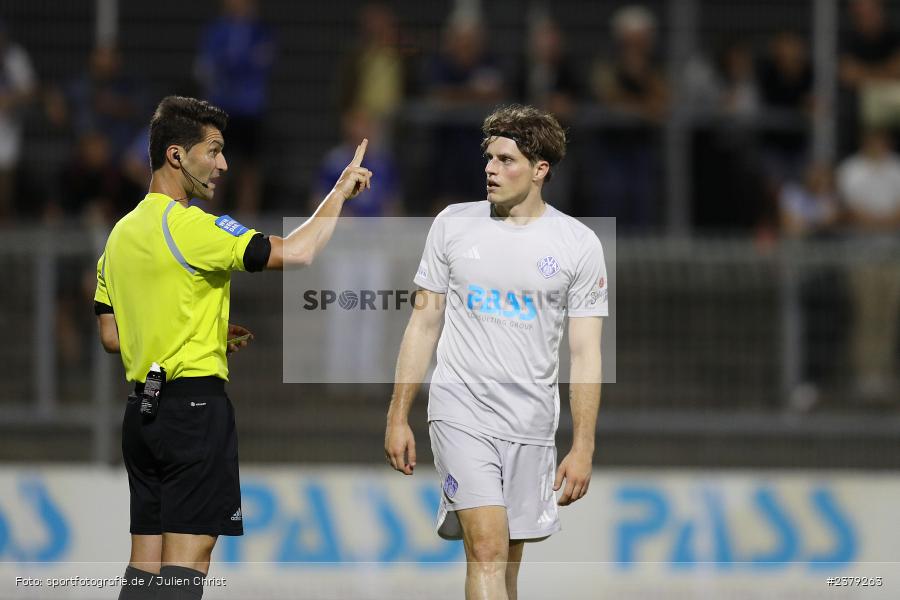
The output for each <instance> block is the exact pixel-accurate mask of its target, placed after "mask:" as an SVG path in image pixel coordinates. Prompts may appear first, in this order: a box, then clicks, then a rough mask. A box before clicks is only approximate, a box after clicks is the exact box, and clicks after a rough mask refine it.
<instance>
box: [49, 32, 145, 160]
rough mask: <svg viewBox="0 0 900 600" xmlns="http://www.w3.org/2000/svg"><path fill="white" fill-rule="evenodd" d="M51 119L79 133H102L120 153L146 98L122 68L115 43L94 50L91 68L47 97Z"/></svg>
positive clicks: (141, 114)
mask: <svg viewBox="0 0 900 600" xmlns="http://www.w3.org/2000/svg"><path fill="white" fill-rule="evenodd" d="M47 109H48V116H49V117H50V120H51V121H52V122H54V123H56V124H57V125H58V126H63V125H68V126H71V127H72V130H73V131H74V133H75V135H76V136H82V135H85V134H88V133H95V132H96V133H100V134H102V135H104V136H106V138H107V140H108V141H109V143H110V144H111V145H112V148H111V152H112V153H113V155H115V156H119V155H120V154H121V152H123V151H124V150H125V148H126V147H127V146H128V144H129V143H131V140H132V139H134V136H135V134H136V133H137V131H138V129H139V128H140V126H141V121H142V120H143V119H144V117H145V113H146V110H145V102H144V96H143V92H142V89H141V86H140V85H139V84H138V82H137V81H135V80H134V79H133V78H132V77H131V76H129V75H128V74H126V73H125V71H124V69H123V68H122V56H121V54H120V53H119V50H118V49H117V48H116V47H115V46H111V45H101V46H97V47H96V48H94V49H93V50H92V51H91V55H90V57H89V59H88V69H87V71H86V72H85V73H84V74H82V75H81V76H79V77H77V78H76V79H74V80H73V81H71V82H69V83H68V84H67V85H66V86H65V88H64V89H63V90H62V93H60V91H59V90H51V91H50V93H49V94H48V98H47Z"/></svg>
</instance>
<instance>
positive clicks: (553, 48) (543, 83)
mask: <svg viewBox="0 0 900 600" xmlns="http://www.w3.org/2000/svg"><path fill="white" fill-rule="evenodd" d="M581 88H582V86H581V80H580V78H579V77H578V73H577V71H576V69H575V65H574V64H573V62H572V60H571V58H570V57H569V56H568V55H567V54H566V50H565V41H564V38H563V32H562V30H561V29H560V28H559V25H558V24H557V23H556V21H554V20H553V19H550V18H549V17H541V18H539V19H537V20H536V21H534V22H533V24H532V26H531V30H530V32H529V36H528V48H527V49H526V51H525V57H524V59H523V60H522V61H521V64H520V65H519V72H518V73H517V77H516V81H515V91H516V96H517V97H518V98H519V100H520V101H521V102H523V103H525V104H530V105H532V106H537V107H538V108H541V109H543V110H546V111H549V112H551V113H553V114H554V115H555V116H556V118H557V119H559V120H560V121H563V122H565V121H568V120H569V118H570V117H571V115H572V112H573V111H574V109H575V105H576V103H577V102H578V100H579V99H580V97H581V95H582V89H581Z"/></svg>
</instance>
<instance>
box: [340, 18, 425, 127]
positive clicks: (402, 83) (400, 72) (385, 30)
mask: <svg viewBox="0 0 900 600" xmlns="http://www.w3.org/2000/svg"><path fill="white" fill-rule="evenodd" d="M359 30H360V43H359V45H358V46H357V47H356V48H354V50H353V51H352V52H351V53H350V54H349V56H347V57H346V58H345V60H344V63H343V66H342V68H341V70H340V77H339V82H338V90H339V97H340V98H339V108H340V110H341V114H344V113H346V112H347V111H350V110H361V111H364V112H365V113H367V114H369V115H371V116H372V118H374V119H378V120H380V119H384V118H388V117H390V116H392V115H393V114H394V113H395V112H396V111H397V109H398V108H399V107H400V105H401V104H402V102H403V100H404V98H405V97H406V95H407V93H408V91H409V89H410V87H411V85H412V77H411V75H410V69H409V63H408V55H406V54H405V53H404V52H403V50H402V49H401V47H400V43H401V42H400V28H399V26H398V24H397V17H396V15H395V14H394V12H393V10H391V8H390V7H389V6H388V5H387V4H382V3H371V4H367V5H365V6H364V7H363V8H362V10H361V11H360V20H359Z"/></svg>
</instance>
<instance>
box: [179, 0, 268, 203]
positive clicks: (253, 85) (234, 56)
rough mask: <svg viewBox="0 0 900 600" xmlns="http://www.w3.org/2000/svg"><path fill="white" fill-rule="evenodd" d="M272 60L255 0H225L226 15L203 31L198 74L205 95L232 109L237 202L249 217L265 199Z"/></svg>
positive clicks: (231, 140) (230, 129)
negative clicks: (262, 160)
mask: <svg viewBox="0 0 900 600" xmlns="http://www.w3.org/2000/svg"><path fill="white" fill-rule="evenodd" d="M274 61H275V40H274V37H273V35H272V32H271V31H270V29H269V28H268V27H267V26H266V25H264V24H263V23H262V22H261V21H260V20H259V17H258V15H257V6H256V2H255V0H224V2H223V15H222V17H220V18H219V19H217V20H216V21H214V22H213V23H212V24H210V25H209V26H208V27H206V29H205V30H204V31H203V34H202V36H201V43H200V50H199V53H198V56H197V63H196V73H197V79H198V80H199V81H200V84H201V85H202V86H203V88H204V90H205V96H206V99H207V100H209V101H210V102H212V103H213V104H215V105H216V106H219V107H221V108H223V109H224V110H225V111H226V112H227V113H228V117H229V118H228V129H227V132H226V136H227V137H226V139H227V143H228V160H229V162H231V163H232V165H233V166H234V167H235V168H233V169H232V171H233V172H234V173H235V174H236V175H235V185H234V186H233V187H234V188H235V189H234V195H235V200H236V202H235V204H236V210H237V213H238V214H241V215H245V216H252V215H254V214H256V213H258V212H259V210H260V207H261V202H262V194H261V189H260V188H261V175H260V166H259V156H258V154H259V152H260V150H261V148H262V144H261V137H262V134H263V116H264V114H265V110H266V107H267V104H268V98H269V75H270V74H271V71H272V65H273V64H274ZM229 187H231V186H229ZM226 193H228V192H227V190H226ZM220 196H221V194H220Z"/></svg>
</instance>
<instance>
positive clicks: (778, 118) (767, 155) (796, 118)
mask: <svg viewBox="0 0 900 600" xmlns="http://www.w3.org/2000/svg"><path fill="white" fill-rule="evenodd" d="M758 71H759V72H758V76H759V91H760V96H761V99H762V102H763V105H764V106H765V108H766V110H767V112H768V114H769V117H770V118H769V119H768V120H764V121H763V124H762V125H763V129H762V130H761V131H760V147H761V158H762V167H763V171H764V176H765V194H766V198H765V200H764V202H765V209H766V210H764V211H763V215H762V216H763V220H764V222H763V223H762V225H763V226H764V227H767V228H769V229H768V230H767V231H770V232H771V233H773V234H774V233H775V231H777V212H778V211H777V210H775V208H776V207H777V206H778V204H779V195H780V189H781V186H782V185H783V184H784V183H785V182H786V181H790V180H798V179H801V178H802V177H803V171H804V168H805V166H806V164H807V162H808V156H807V152H808V147H809V123H808V120H807V118H806V117H807V116H808V115H809V114H810V113H812V110H813V107H814V99H813V68H812V63H811V61H810V58H809V48H808V45H807V43H806V40H805V39H803V38H802V37H801V36H800V35H799V34H797V33H795V32H792V31H787V30H784V31H779V32H777V33H776V34H775V35H774V36H773V37H772V38H771V39H770V40H769V43H768V47H767V52H766V54H765V55H764V56H763V57H762V59H761V60H760V62H759V70H758Z"/></svg>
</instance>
